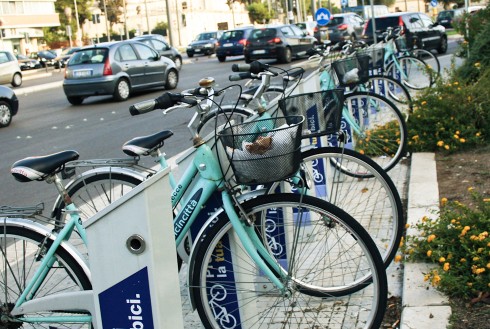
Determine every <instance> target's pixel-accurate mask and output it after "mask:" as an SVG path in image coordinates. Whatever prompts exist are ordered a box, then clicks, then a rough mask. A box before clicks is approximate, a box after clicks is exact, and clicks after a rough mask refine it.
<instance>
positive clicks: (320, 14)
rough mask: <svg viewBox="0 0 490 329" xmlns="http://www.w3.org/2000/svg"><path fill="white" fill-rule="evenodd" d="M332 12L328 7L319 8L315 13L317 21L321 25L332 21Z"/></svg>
mask: <svg viewBox="0 0 490 329" xmlns="http://www.w3.org/2000/svg"><path fill="white" fill-rule="evenodd" d="M331 16H332V14H330V11H328V9H326V8H318V10H317V11H316V13H315V20H316V23H317V24H318V25H319V26H325V25H327V24H328V22H330V17H331Z"/></svg>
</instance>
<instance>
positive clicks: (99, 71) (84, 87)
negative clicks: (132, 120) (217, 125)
mask: <svg viewBox="0 0 490 329" xmlns="http://www.w3.org/2000/svg"><path fill="white" fill-rule="evenodd" d="M178 82H179V72H178V70H177V67H176V66H175V63H174V62H173V61H172V60H171V59H169V58H167V57H164V56H162V55H160V54H159V53H158V52H157V51H156V50H155V49H153V48H152V47H149V46H147V45H145V44H144V43H141V42H139V41H135V40H125V41H115V42H105V43H100V44H96V45H92V46H86V47H83V48H81V49H79V50H78V51H76V52H75V53H74V54H73V55H72V57H71V58H70V59H69V60H68V63H67V65H66V69H65V79H64V80H63V91H64V92H65V95H66V98H67V99H68V101H69V102H70V103H71V104H73V105H79V104H81V103H82V102H83V100H84V99H85V98H87V97H90V96H100V95H112V96H113V97H114V99H115V100H116V101H124V100H126V99H128V98H129V97H130V95H131V92H133V91H136V90H147V89H150V88H154V87H165V88H166V89H175V88H176V87H177V84H178Z"/></svg>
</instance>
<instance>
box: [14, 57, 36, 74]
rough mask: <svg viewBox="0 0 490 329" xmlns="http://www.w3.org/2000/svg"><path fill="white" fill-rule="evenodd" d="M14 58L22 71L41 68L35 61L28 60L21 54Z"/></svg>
mask: <svg viewBox="0 0 490 329" xmlns="http://www.w3.org/2000/svg"><path fill="white" fill-rule="evenodd" d="M15 57H16V58H17V62H18V63H19V66H20V69H21V70H22V71H25V70H33V69H40V68H41V63H40V62H39V61H38V60H37V59H33V58H29V57H27V56H26V55H22V54H17V55H15Z"/></svg>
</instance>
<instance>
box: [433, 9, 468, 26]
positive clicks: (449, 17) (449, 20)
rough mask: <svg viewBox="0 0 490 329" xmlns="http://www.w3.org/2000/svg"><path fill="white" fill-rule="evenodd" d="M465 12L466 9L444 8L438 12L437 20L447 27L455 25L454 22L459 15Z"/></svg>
mask: <svg viewBox="0 0 490 329" xmlns="http://www.w3.org/2000/svg"><path fill="white" fill-rule="evenodd" d="M463 14H464V9H450V10H443V11H440V12H439V14H437V18H436V22H437V23H439V24H441V25H442V26H444V27H445V28H447V29H450V28H452V27H453V23H454V21H455V20H456V19H458V17H460V16H462V15H463Z"/></svg>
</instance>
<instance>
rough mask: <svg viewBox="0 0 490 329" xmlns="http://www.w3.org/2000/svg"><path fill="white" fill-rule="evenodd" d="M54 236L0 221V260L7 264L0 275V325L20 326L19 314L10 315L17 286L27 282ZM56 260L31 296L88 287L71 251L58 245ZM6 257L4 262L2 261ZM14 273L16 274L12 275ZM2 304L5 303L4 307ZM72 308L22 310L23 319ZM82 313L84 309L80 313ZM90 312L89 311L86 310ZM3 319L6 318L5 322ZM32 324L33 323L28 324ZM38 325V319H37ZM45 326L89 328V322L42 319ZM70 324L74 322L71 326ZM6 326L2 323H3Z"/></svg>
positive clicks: (48, 294) (73, 313)
mask: <svg viewBox="0 0 490 329" xmlns="http://www.w3.org/2000/svg"><path fill="white" fill-rule="evenodd" d="M5 237H6V238H7V239H8V240H7V241H8V242H7V243H8V247H7V248H4V246H5V244H4V242H5V241H4V238H5ZM53 239H54V238H53V237H50V238H47V237H46V236H45V235H43V234H41V233H39V232H36V231H34V230H32V229H29V228H27V227H20V226H14V225H10V224H8V223H3V224H1V225H0V240H1V241H0V244H1V248H2V252H1V253H0V260H1V263H2V266H4V264H6V266H7V269H8V270H7V271H4V270H3V268H4V267H2V275H1V276H0V278H1V279H0V280H2V283H1V284H0V293H1V297H0V300H2V301H1V302H0V303H1V304H2V306H3V307H2V309H1V311H0V312H1V313H2V328H7V327H8V328H20V327H21V326H22V323H23V322H18V321H19V319H18V318H13V317H12V316H10V315H9V312H10V311H11V309H12V307H13V305H15V302H16V301H17V299H18V297H19V295H20V290H21V289H20V288H19V287H24V286H25V284H26V282H28V280H30V278H31V277H32V275H33V273H34V272H35V270H36V269H37V268H38V266H39V264H40V263H41V262H40V258H41V256H44V254H45V253H44V252H45V251H46V249H47V248H49V246H51V244H52V242H53ZM54 257H55V258H56V260H57V262H56V263H55V264H56V266H52V267H51V268H50V270H49V273H48V275H47V276H46V279H45V280H44V281H43V283H42V284H41V286H40V287H39V288H38V289H37V290H36V291H35V295H34V296H33V297H32V299H35V298H41V297H46V296H54V295H56V294H57V293H61V292H70V291H80V290H91V289H92V285H91V283H90V280H89V278H88V277H87V275H86V274H85V272H84V271H83V269H82V267H81V265H80V264H79V263H78V262H77V260H75V259H74V258H73V256H71V255H70V253H69V252H68V251H67V250H66V249H65V248H64V247H63V246H60V247H59V248H58V249H57V250H56V252H55V254H54ZM5 261H7V263H4V262H5ZM14 276H15V278H14ZM5 287H8V294H6V293H5V290H4V289H5ZM6 295H7V296H8V298H9V300H4V299H5V296H6ZM4 307H8V310H6V309H5V308H4ZM75 314H76V313H75V312H74V311H73V310H67V311H63V310H57V311H52V312H38V313H35V314H24V315H23V317H24V318H26V319H29V318H32V317H44V316H63V315H65V316H66V315H75ZM79 314H80V315H84V314H85V313H81V312H80V313H79ZM87 315H89V313H87ZM4 321H8V322H7V323H5V322H4ZM30 325H34V326H35V324H30ZM38 325H41V323H38ZM45 325H46V327H48V326H54V327H63V328H70V327H73V328H90V327H91V324H88V323H87V324H85V325H83V326H82V324H80V323H78V324H69V323H59V325H57V324H56V323H45ZM71 325H73V326H71ZM3 326H5V327H3Z"/></svg>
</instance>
